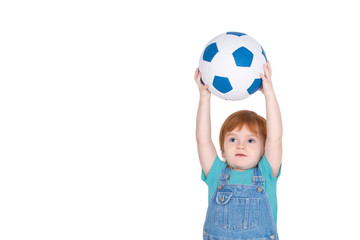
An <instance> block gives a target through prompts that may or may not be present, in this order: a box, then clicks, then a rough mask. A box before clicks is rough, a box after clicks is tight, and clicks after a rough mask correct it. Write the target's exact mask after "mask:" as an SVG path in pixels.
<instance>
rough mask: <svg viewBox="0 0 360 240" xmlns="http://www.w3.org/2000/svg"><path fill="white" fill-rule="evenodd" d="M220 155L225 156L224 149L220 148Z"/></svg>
mask: <svg viewBox="0 0 360 240" xmlns="http://www.w3.org/2000/svg"><path fill="white" fill-rule="evenodd" d="M221 156H222V158H225V153H224V150H221Z"/></svg>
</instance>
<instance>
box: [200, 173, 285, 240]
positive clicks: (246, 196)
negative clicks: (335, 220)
mask: <svg viewBox="0 0 360 240" xmlns="http://www.w3.org/2000/svg"><path fill="white" fill-rule="evenodd" d="M229 179H230V168H228V167H225V168H224V170H223V171H222V172H221V174H220V176H219V178H218V183H219V185H218V188H217V189H216V190H215V192H214V194H213V195H212V197H211V200H210V202H209V207H208V210H207V213H206V220H205V224H204V232H203V239H204V240H232V239H236V240H240V239H241V240H245V239H251V240H265V239H269V240H274V239H275V240H278V239H279V238H278V234H277V231H276V227H275V222H274V218H273V216H272V213H271V208H270V203H269V199H268V197H267V194H266V193H265V191H264V188H263V184H264V177H263V176H262V175H261V171H260V169H259V167H258V166H257V167H256V168H254V173H253V177H252V182H253V184H254V185H253V186H250V185H243V184H228V181H229Z"/></svg>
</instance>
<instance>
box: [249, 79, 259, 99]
mask: <svg viewBox="0 0 360 240" xmlns="http://www.w3.org/2000/svg"><path fill="white" fill-rule="evenodd" d="M261 85H262V79H261V78H255V79H254V81H253V83H252V84H251V86H250V87H249V88H248V89H247V92H248V93H249V94H250V95H251V94H253V93H255V92H256V91H257V90H259V89H260V88H261Z"/></svg>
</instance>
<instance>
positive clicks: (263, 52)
mask: <svg viewBox="0 0 360 240" xmlns="http://www.w3.org/2000/svg"><path fill="white" fill-rule="evenodd" d="M261 50H262V52H261V53H262V55H264V57H265V61H267V58H266V54H265V51H264V49H263V48H262V47H261Z"/></svg>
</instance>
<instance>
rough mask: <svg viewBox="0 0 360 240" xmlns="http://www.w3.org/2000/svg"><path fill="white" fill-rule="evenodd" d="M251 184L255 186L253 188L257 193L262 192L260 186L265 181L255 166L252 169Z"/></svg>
mask: <svg viewBox="0 0 360 240" xmlns="http://www.w3.org/2000/svg"><path fill="white" fill-rule="evenodd" d="M252 183H253V184H254V185H255V187H257V190H258V192H261V191H262V186H263V185H264V183H265V179H264V177H263V176H262V174H261V171H260V169H259V166H256V167H255V168H254V173H253V177H252Z"/></svg>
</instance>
